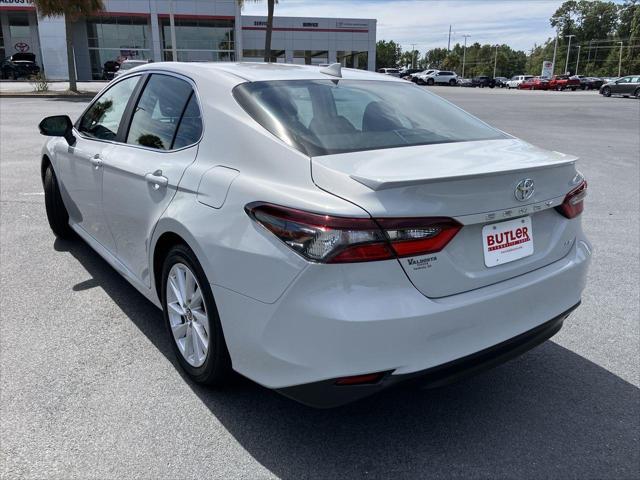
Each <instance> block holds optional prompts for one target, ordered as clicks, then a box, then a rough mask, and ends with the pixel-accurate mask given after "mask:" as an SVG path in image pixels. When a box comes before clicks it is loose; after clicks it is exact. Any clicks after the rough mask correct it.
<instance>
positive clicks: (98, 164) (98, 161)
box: [89, 153, 102, 170]
mask: <svg viewBox="0 0 640 480" xmlns="http://www.w3.org/2000/svg"><path fill="white" fill-rule="evenodd" d="M89 161H90V162H91V165H93V166H94V167H95V169H96V170H97V169H99V168H100V167H101V166H102V158H100V154H99V153H96V154H95V155H94V156H93V157H91V158H90V159H89Z"/></svg>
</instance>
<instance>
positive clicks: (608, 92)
mask: <svg viewBox="0 0 640 480" xmlns="http://www.w3.org/2000/svg"><path fill="white" fill-rule="evenodd" d="M602 95H604V96H605V97H610V96H611V89H610V88H609V87H604V88H603V89H602Z"/></svg>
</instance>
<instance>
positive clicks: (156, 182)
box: [102, 73, 202, 286]
mask: <svg viewBox="0 0 640 480" xmlns="http://www.w3.org/2000/svg"><path fill="white" fill-rule="evenodd" d="M145 81H146V84H145V85H144V88H143V89H141V93H140V95H139V96H138V99H137V100H136V102H132V104H131V105H130V107H129V112H128V117H129V119H130V123H129V126H128V129H127V130H126V133H125V134H124V135H123V137H122V143H119V144H117V145H115V146H114V148H113V150H112V151H111V152H110V153H109V156H108V157H107V158H105V159H104V163H103V168H104V179H103V193H102V198H103V205H104V211H105V215H106V217H107V221H108V224H109V228H110V230H111V232H112V233H113V236H114V238H115V242H116V249H117V257H118V259H119V260H120V262H121V263H122V264H123V265H124V266H125V267H126V268H127V269H128V270H129V271H130V273H131V274H133V275H134V276H135V277H136V278H137V279H138V280H140V281H141V282H143V283H144V284H146V285H147V286H150V285H151V282H150V277H149V262H148V259H149V251H148V248H149V241H150V238H151V235H152V233H153V229H154V227H155V225H156V223H157V221H158V219H159V218H160V216H161V215H162V213H163V212H164V210H165V209H166V208H167V206H168V205H169V203H170V202H171V199H172V198H173V196H174V195H175V193H176V191H177V188H178V184H179V182H180V179H181V178H182V174H183V173H184V171H185V169H186V168H187V167H188V166H189V165H190V164H191V163H192V162H193V161H194V160H195V158H196V154H197V151H198V146H197V144H198V142H199V140H200V137H201V134H202V120H201V115H200V108H199V106H198V101H197V97H196V94H195V91H194V88H193V85H192V83H191V82H190V81H189V80H187V79H186V78H184V77H180V76H177V75H173V74H160V73H153V74H151V75H149V76H148V78H146V79H145Z"/></svg>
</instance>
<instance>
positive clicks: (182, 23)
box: [161, 17, 235, 62]
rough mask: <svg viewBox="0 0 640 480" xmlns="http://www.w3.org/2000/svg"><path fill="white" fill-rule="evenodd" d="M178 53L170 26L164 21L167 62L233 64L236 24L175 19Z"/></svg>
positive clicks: (201, 19) (162, 23)
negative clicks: (174, 56) (174, 54)
mask: <svg viewBox="0 0 640 480" xmlns="http://www.w3.org/2000/svg"><path fill="white" fill-rule="evenodd" d="M174 25H175V38H176V45H175V50H176V53H177V58H173V50H174V46H173V45H172V41H171V24H170V21H169V19H168V18H166V17H165V18H162V19H161V26H162V49H163V56H164V60H167V61H171V60H177V61H179V62H225V61H226V62H230V61H234V60H235V52H234V49H235V43H234V21H233V20H224V19H206V18H193V19H192V18H174Z"/></svg>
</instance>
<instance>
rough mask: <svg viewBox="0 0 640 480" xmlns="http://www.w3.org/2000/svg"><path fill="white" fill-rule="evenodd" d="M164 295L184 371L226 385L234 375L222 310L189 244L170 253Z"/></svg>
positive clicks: (168, 324) (164, 273) (169, 327)
mask: <svg viewBox="0 0 640 480" xmlns="http://www.w3.org/2000/svg"><path fill="white" fill-rule="evenodd" d="M161 296H162V307H163V311H164V318H165V324H166V327H167V330H168V332H169V336H170V338H171V344H172V345H173V349H174V351H175V353H176V356H177V357H178V361H179V362H180V365H181V366H182V368H183V369H184V370H185V371H186V372H187V374H188V375H189V376H190V377H191V378H192V379H193V380H195V381H196V382H198V383H205V384H209V385H223V384H224V383H225V382H226V381H227V380H228V378H229V376H230V374H231V359H230V357H229V351H228V350H227V345H226V342H225V340H224V335H223V333H222V325H221V323H220V317H219V316H218V309H217V307H216V304H215V301H214V299H213V293H212V292H211V287H210V285H209V282H208V281H207V277H206V275H205V273H204V270H203V269H202V267H201V266H200V262H198V259H197V258H196V256H195V255H194V253H193V252H192V251H191V250H190V249H189V248H188V247H186V246H185V245H177V246H175V247H173V248H172V249H171V250H170V251H169V253H168V254H167V257H166V259H165V261H164V265H163V269H162V292H161Z"/></svg>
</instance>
